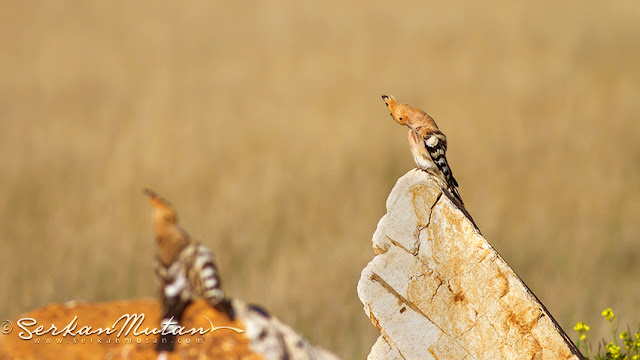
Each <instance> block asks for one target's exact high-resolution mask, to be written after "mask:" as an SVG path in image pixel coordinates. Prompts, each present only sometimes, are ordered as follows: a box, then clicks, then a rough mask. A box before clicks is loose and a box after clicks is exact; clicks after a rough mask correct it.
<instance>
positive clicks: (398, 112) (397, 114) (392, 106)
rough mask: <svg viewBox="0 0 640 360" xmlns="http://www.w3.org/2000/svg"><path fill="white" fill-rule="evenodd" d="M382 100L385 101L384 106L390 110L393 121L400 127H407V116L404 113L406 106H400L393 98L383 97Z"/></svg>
mask: <svg viewBox="0 0 640 360" xmlns="http://www.w3.org/2000/svg"><path fill="white" fill-rule="evenodd" d="M382 100H384V104H385V105H387V108H389V113H390V114H391V117H392V118H393V120H395V121H396V122H397V123H398V124H400V125H407V116H406V115H405V114H404V113H403V112H402V109H403V107H404V106H405V105H403V104H399V103H398V101H396V99H395V98H394V97H393V96H388V95H382Z"/></svg>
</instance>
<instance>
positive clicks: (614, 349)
mask: <svg viewBox="0 0 640 360" xmlns="http://www.w3.org/2000/svg"><path fill="white" fill-rule="evenodd" d="M607 353H608V354H610V355H611V357H612V358H614V359H618V358H620V347H619V346H616V345H614V344H613V343H611V342H610V343H608V344H607Z"/></svg>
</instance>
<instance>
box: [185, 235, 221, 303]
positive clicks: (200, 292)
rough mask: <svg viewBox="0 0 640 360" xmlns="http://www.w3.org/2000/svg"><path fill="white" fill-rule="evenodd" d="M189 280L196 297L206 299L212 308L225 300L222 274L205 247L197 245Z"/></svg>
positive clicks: (211, 254)
mask: <svg viewBox="0 0 640 360" xmlns="http://www.w3.org/2000/svg"><path fill="white" fill-rule="evenodd" d="M189 279H191V282H192V284H193V287H194V289H195V293H196V294H195V295H196V296H199V297H202V298H204V299H206V300H207V302H209V304H211V306H215V305H217V304H218V303H219V302H220V301H222V300H223V299H224V291H223V290H222V282H221V281H220V272H219V271H218V267H217V266H216V263H215V258H214V256H213V253H212V252H211V251H210V250H209V249H207V247H206V246H204V245H201V244H198V245H196V250H195V256H194V258H193V262H192V266H191V268H190V269H189Z"/></svg>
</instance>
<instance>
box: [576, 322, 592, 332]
mask: <svg viewBox="0 0 640 360" xmlns="http://www.w3.org/2000/svg"><path fill="white" fill-rule="evenodd" d="M573 330H575V331H578V332H583V331H589V326H588V325H586V324H585V323H583V322H582V321H578V323H577V324H576V326H574V327H573Z"/></svg>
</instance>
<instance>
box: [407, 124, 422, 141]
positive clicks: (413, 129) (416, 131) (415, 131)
mask: <svg viewBox="0 0 640 360" xmlns="http://www.w3.org/2000/svg"><path fill="white" fill-rule="evenodd" d="M407 127H408V128H409V129H411V131H413V132H414V133H416V135H418V139H419V138H420V133H418V130H416V129H415V128H414V127H413V126H411V125H409V124H407Z"/></svg>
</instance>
